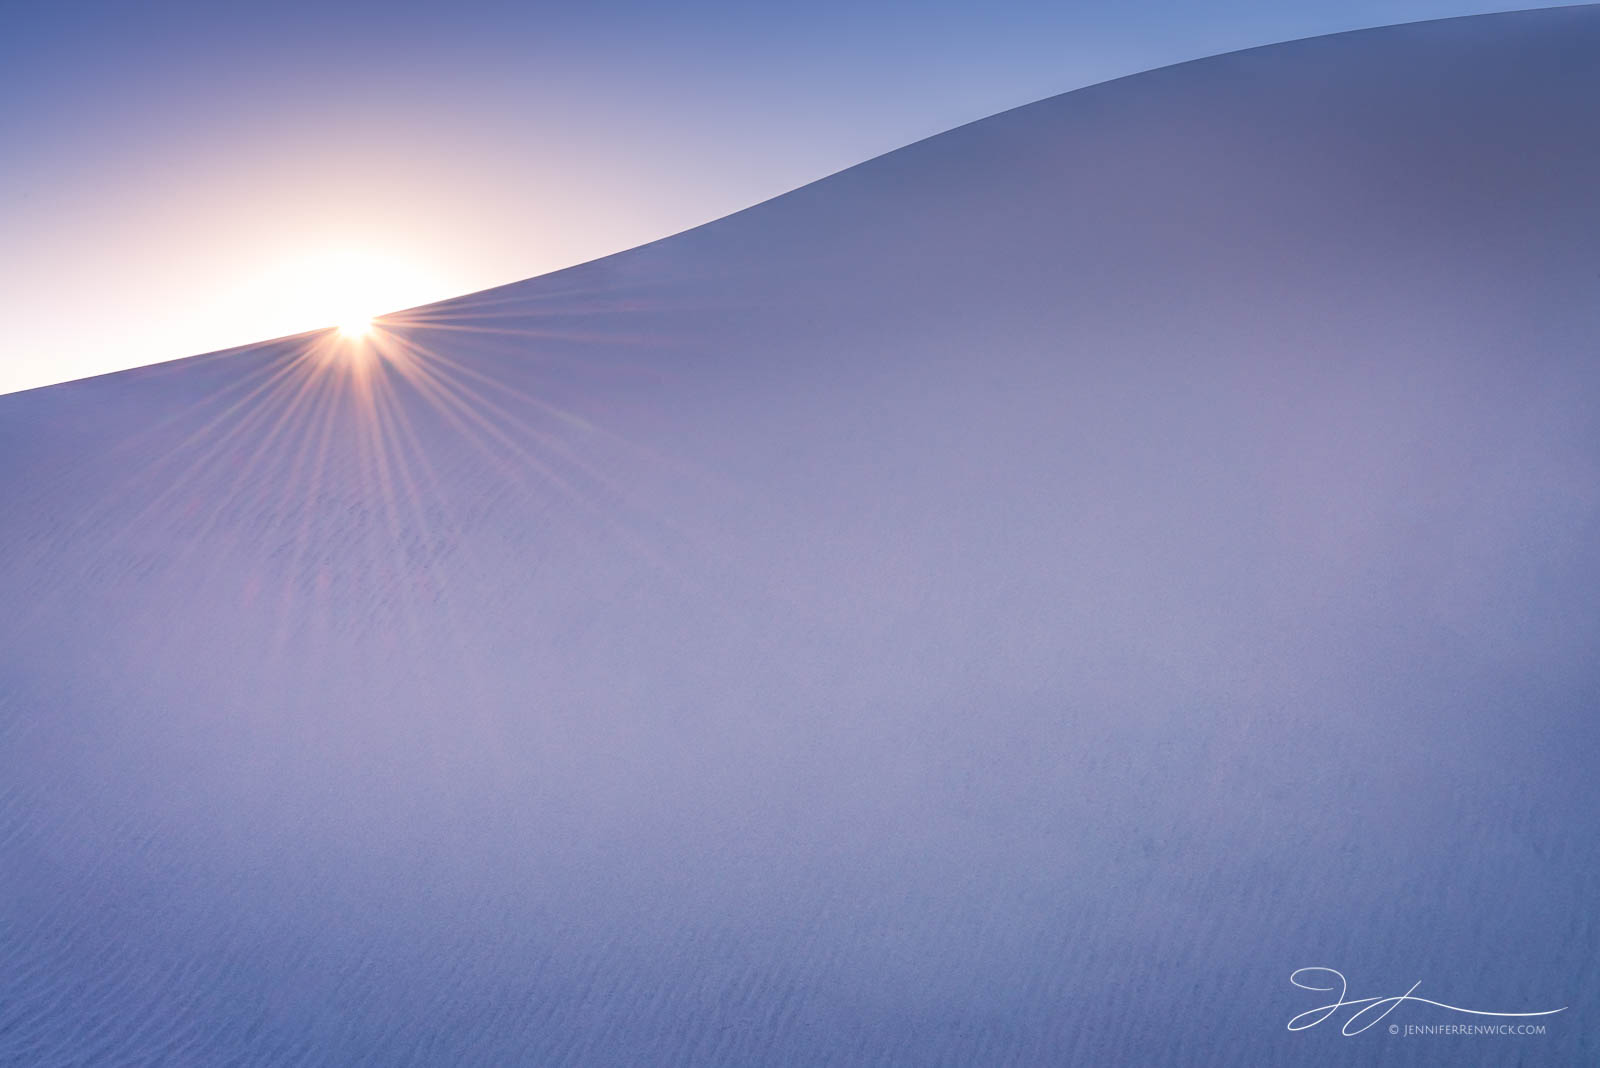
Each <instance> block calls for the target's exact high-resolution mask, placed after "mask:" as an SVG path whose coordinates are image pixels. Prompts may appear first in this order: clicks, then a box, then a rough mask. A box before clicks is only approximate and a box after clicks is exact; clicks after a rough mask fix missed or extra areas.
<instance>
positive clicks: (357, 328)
mask: <svg viewBox="0 0 1600 1068" xmlns="http://www.w3.org/2000/svg"><path fill="white" fill-rule="evenodd" d="M370 333H372V316H370V315H349V316H345V317H344V318H343V319H341V320H339V336H340V337H342V338H344V339H345V340H346V341H359V340H361V339H362V338H364V337H366V336H367V335H368V334H370Z"/></svg>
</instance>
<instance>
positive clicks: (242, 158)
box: [0, 0, 1542, 392]
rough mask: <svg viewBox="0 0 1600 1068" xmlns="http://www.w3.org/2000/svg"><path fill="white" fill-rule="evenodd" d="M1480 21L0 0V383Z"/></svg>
mask: <svg viewBox="0 0 1600 1068" xmlns="http://www.w3.org/2000/svg"><path fill="white" fill-rule="evenodd" d="M1505 6H1506V5H1504V4H1503V3H1470V2H1460V0H1454V2H1453V0H1390V2H1381V3H1380V2H1363V3H1350V2H1341V3H1298V4H1295V3H1289V4H1285V3H1282V2H1281V0H1280V2H1273V0H1247V2H1246V0H1237V2H1230V3H1211V4H1196V3H1173V2H1164V0H1135V2H1128V0H1120V2H1110V0H1105V2H1098V0H1097V2H1084V3H1071V4H1067V3H1059V4H1040V3H1009V4H1007V3H988V4H948V3H923V4H856V3H823V4H810V5H781V6H780V5H747V4H721V3H687V4H674V5H652V4H637V3H596V4H586V5H581V6H580V5H555V4H526V3H524V4H514V3H494V4H485V3H479V4H472V3H466V4H457V5H451V6H447V5H441V4H393V3H390V4H376V3H345V4H300V3H289V4H274V5H250V6H245V5H215V4H198V3H194V4H159V3H151V4H134V3H121V4H74V5H64V4H34V5H16V4H13V5H9V6H8V7H7V9H6V14H5V15H4V19H5V25H4V26H3V32H0V96H3V98H4V99H5V100H6V101H7V106H6V107H4V108H0V143H3V144H4V145H5V146H6V151H5V152H4V154H3V155H0V234H4V235H5V241H4V243H3V244H4V249H5V251H4V254H3V258H0V313H3V314H4V315H5V318H6V321H7V322H8V324H9V328H8V330H7V331H6V337H5V338H4V339H3V340H0V392H3V391H9V390H14V389H21V388H27V387H30V386H36V385H42V384H45V383H48V382H53V381H60V380H65V379H71V378H76V377H81V376H84V375H89V374H95V373H100V372H104V371H108V370H113V369H117V368H121V367H127V366H134V365H138V364H143V363H149V362H153V361H156V360H161V359H168V358H174V357H178V356H183V355H189V354H192V353H195V352H200V351H208V350H211V349H216V348H222V347H227V346H231V345H236V344H243V343H246V342H249V341H253V340H258V339H260V338H262V337H265V336H272V335H275V334H282V333H289V332H295V331H299V330H304V329H312V328H315V327H317V326H320V325H324V324H325V323H326V322H331V321H334V319H335V318H336V317H337V316H338V315H339V314H342V309H341V308H340V307H335V306H334V305H335V304H337V302H338V301H339V300H346V301H347V302H351V303H352V306H353V305H354V304H360V305H361V306H362V308H363V309H364V310H369V311H372V312H381V311H386V310H393V309H394V308H396V307H400V306H407V305H412V304H416V303H421V302H425V301H431V300H436V299H441V298H444V297H448V296H452V295H455V294H458V293H462V292H468V291H471V290H474V289H478V288H483V287H486V286H490V285H496V284H499V283H503V282H507V281H511V280H514V279H517V278H522V277H527V276H531V275H535V274H539V273H543V272H545V271H549V270H553V269H556V268H559V267H562V266H566V265H568V264H571V263H576V262H581V261H583V260H586V259H591V258H593V257H595V256H599V255H604V254H606V253H609V252H613V251H617V250H619V249H622V248H627V247H630V246H633V245H636V244H639V243H641V242H644V241H648V240H651V239H653V238H656V237H660V236H663V235H665V234H668V233H672V232H674V231H677V230H681V229H684V228H686V227H689V226H693V225H696V224H698V223H701V222H704V221H707V220H709V219H712V218H715V217H717V216H720V215H723V214H726V213H728V212H730V211H734V210H737V209H738V208H741V207H744V206H746V205H748V204H751V203H754V202H756V201H759V200H762V199H765V198H767V197H770V196H773V195H776V194H778V193H781V192H783V191H785V190H787V189H790V188H793V187H795V186H797V185H800V184H803V183H805V182H807V181H810V180H812V179H815V178H818V177H821V176H823V175H826V174H829V173H831V172H833V171H835V170H838V169H840V168H842V167H845V166H848V165H850V164H852V163H856V162H859V161H861V160H863V159H866V158H870V157H871V156H874V155H877V154H879V153H881V152H885V151H888V150H890V149H893V148H896V147H899V146H900V145H903V144H905V143H908V142H910V141H914V140H917V139H919V138H922V137H926V136H929V135H931V134H934V133H937V132H939V131H941V130H945V129H948V128H950V127H952V126H955V125H959V124H961V123H963V122H968V121H971V120H973V119H978V118H981V117H983V116H985V115H988V114H992V113H994V112H996V111H1000V110H1003V109H1005V108H1009V107H1013V106H1016V105H1019V104H1024V103H1027V102H1029V101H1032V100H1036V99H1039V98H1041V97H1045V96H1049V95H1053V94H1055V93H1059V92H1064V91H1066V90H1069V89H1073V88H1077V87H1080V86H1083V85H1088V84H1092V83H1094V82H1098V81H1104V80H1106V79H1108V78H1113V77H1117V76H1120V75H1123V74H1129V73H1133V72H1136V71H1139V70H1145V69H1149V68H1151V67H1157V66H1163V65H1166V64H1169V63H1173V62H1178V61H1182V60H1185V59H1191V58H1197V57H1200V56H1205V55H1210V54H1214V53H1217V52H1222V51H1228V50H1232V49H1236V48H1244V47H1249V46H1253V45H1258V44H1267V43H1271V42H1274V41H1280V40H1285V39H1290V38H1295V37H1305V36H1311V35H1316V34H1322V33H1329V32H1335V31H1339V30H1345V29H1354V28H1358V27H1363V26H1373V25H1382V24H1386V23H1394V22H1405V21H1413V20H1418V19H1427V18H1438V17H1447V16H1451V15H1462V14H1475V13H1480V12H1484V11H1490V10H1500V9H1503V8H1504V7H1505ZM1514 6H1529V7H1532V6H1542V5H1514ZM354 278H358V279H359V281H358V282H355V283H351V279H354ZM347 283H350V284H351V287H352V292H350V293H349V294H348V295H347V296H346V295H344V294H343V293H341V292H338V291H339V290H340V288H341V287H342V286H344V285H346V284H347Z"/></svg>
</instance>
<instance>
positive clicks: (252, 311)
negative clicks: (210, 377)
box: [231, 247, 452, 342]
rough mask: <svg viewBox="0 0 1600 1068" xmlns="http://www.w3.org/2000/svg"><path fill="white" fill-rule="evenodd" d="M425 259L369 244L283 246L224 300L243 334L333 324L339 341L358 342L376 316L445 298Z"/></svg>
mask: <svg viewBox="0 0 1600 1068" xmlns="http://www.w3.org/2000/svg"><path fill="white" fill-rule="evenodd" d="M425 262H426V261H422V260H420V259H419V258H418V257H415V256H407V255H404V254H398V253H395V252H393V251H390V250H386V249H378V248H376V247H374V248H367V249H357V248H350V247H338V248H311V249H303V250H292V249H287V250H285V254H284V255H283V257H282V258H281V259H279V260H277V261H276V262H275V263H273V264H272V265H271V266H270V267H268V268H267V269H266V270H265V271H263V272H262V273H261V274H259V275H257V276H256V277H255V278H254V279H252V280H251V281H250V282H249V283H248V284H246V285H244V286H242V287H241V288H240V289H239V291H237V292H236V293H235V294H234V295H233V300H232V302H231V304H232V306H233V309H234V310H235V313H236V314H237V318H238V320H239V322H240V323H241V326H240V330H241V333H244V334H245V336H246V337H249V336H250V335H251V334H254V335H255V336H256V337H258V338H261V339H266V338H270V337H283V336H285V335H289V334H298V333H303V332H306V331H312V330H328V329H330V328H332V329H333V330H334V331H336V333H335V336H336V337H337V338H339V339H340V340H342V341H346V342H357V341H362V340H364V339H370V338H371V337H372V336H373V333H374V327H375V326H376V325H377V323H381V322H382V321H383V320H382V318H381V317H382V316H383V315H385V314H387V313H390V312H394V311H397V310H400V309H403V308H414V307H416V306H417V305H420V304H427V303H431V302H433V301H436V300H441V299H443V298H445V297H448V296H451V295H452V294H451V292H450V287H449V285H448V283H445V282H442V281H441V279H440V278H439V277H438V276H437V275H436V273H435V272H434V271H432V270H430V269H429V268H428V267H427V266H425ZM246 323H249V324H258V325H252V326H249V327H246V326H245V325H243V324H246Z"/></svg>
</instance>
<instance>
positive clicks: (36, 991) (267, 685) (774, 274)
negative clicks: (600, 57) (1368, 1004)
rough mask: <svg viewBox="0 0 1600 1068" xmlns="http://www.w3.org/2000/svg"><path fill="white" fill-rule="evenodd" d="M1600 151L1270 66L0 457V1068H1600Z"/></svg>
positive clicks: (297, 358) (286, 348)
mask: <svg viewBox="0 0 1600 1068" xmlns="http://www.w3.org/2000/svg"><path fill="white" fill-rule="evenodd" d="M1596 100H1600V9H1596V8H1592V7H1591V8H1582V9H1555V10H1547V11H1539V12H1530V13H1519V14H1513V15H1504V16H1488V17H1481V18H1472V19H1462V20H1452V21H1446V22H1436V23H1428V24H1421V25H1413V26H1404V27H1396V28H1391V29H1385V30H1378V31H1371V32H1363V33H1355V34H1345V35H1340V36H1335V37H1328V38H1319V39H1315V40H1310V41H1303V42H1297V43H1293V44H1287V45H1281V46H1275V47H1270V48H1264V49H1258V50H1253V51H1248V52H1242V53H1236V54H1231V55H1227V56H1221V57H1216V58H1212V59H1208V60H1204V61H1200V62H1196V63H1190V64H1184V65H1181V66H1177V67H1172V68H1168V69H1164V70H1159V71H1154V72H1150V73H1147V74H1142V75H1138V76H1136V77H1132V78H1127V79H1122V80H1120V81H1117V82H1113V83H1108V84H1105V85H1101V86H1096V87H1093V88H1090V89H1085V90H1081V91H1078V92H1073V93H1069V94H1066V95H1064V96H1060V97H1055V98H1052V99H1049V100H1045V101H1042V102H1039V103H1037V104H1033V105H1030V106H1028V107H1024V108H1020V109H1018V110H1015V111H1011V112H1007V113H1004V114H1001V115H997V116H994V117H992V118H990V119H987V120H984V121H982V122H978V123H974V124H972V125H969V126H965V127H962V128H960V129H957V130H953V131H950V132H949V133H946V134H943V135H941V136H938V137H934V138H932V139H929V140H927V141H923V142H920V143H918V144H914V145H911V146H909V147H907V148H905V149H902V150H900V151H897V152H893V153H890V154H888V155H886V156H883V157H880V158H878V159H875V160H872V161H870V162H868V163H865V164H862V165H861V166H858V167H855V168H852V169H850V170H847V171H844V172H842V173H840V174H837V175H834V176H833V177H830V178H828V179H825V180H823V181H820V182H817V183H815V184H812V185H809V186H806V187H804V188H802V189H799V190H796V191H794V192H792V193H790V194H788V195H786V196H783V197H779V198H777V199H775V200H772V201H769V202H767V203H764V204H761V205H758V206H756V207H754V208H751V209H749V210H747V211H744V212H740V213H738V214H736V215H733V216H730V217H728V218H726V219H722V220H720V221H718V222H715V223H712V224H710V225H707V226H704V227H701V228H698V229H696V230H692V231H689V232H687V233H683V234H680V235H677V236H675V237H672V238H669V239H666V240H664V241H661V242H658V243H656V244H652V245H648V246H645V247H642V248H639V249H635V250H633V251H630V252H627V253H623V254H621V255H617V256H613V257H610V258H607V259H604V260H600V261H596V262H594V263H589V264H585V265H583V266H579V267H575V268H572V269H570V270H566V271H561V272H558V273H556V274H552V275H548V276H544V277H540V278H535V279H532V280H529V281H525V282H519V283H517V284H514V285H510V286H506V287H504V288H501V289H497V290H492V291H489V292H485V293H481V294H477V295H474V296H470V297H465V298H461V299H459V300H453V301H448V302H445V303H443V304H439V305H436V306H433V307H429V308H424V309H418V310H416V311H413V312H409V313H405V314H402V315H398V316H394V317H391V318H390V319H389V320H388V321H387V322H386V323H385V324H384V326H383V327H382V329H381V331H380V333H379V334H378V335H377V337H376V338H375V340H374V341H373V342H372V343H371V344H370V345H351V344H350V343H347V342H343V341H340V340H339V339H337V338H335V337H334V336H332V335H331V334H329V335H312V336H306V337H300V338H290V339H285V340H280V341H276V342H272V343H268V344H264V345H260V346H256V347H252V348H248V349H243V350H235V351H230V352H226V353H218V354H213V355H209V356H202V357H196V358H193V359H189V360H183V361H177V362H173V363H169V364H162V365H158V366H153V367H149V368H144V369H141V370H137V371H130V372H125V373H121V374H115V375H109V376H106V377H103V378H97V379H91V380H85V381H81V382H75V383H70V384H67V385H63V386H59V387H52V388H48V389H41V390H34V391H30V392H26V393H20V394H15V395H11V396H4V397H0V501H3V502H4V504H3V506H0V545H3V546H4V548H5V553H4V555H3V557H0V605H4V611H3V612H0V1063H6V1064H30V1065H31V1064H40V1065H65V1064H89V1063H96V1064H98V1063H107V1064H111V1063H115V1064H136V1063H140V1064H142V1063H150V1064H154V1063H193V1064H207V1065H222V1064H241V1065H246V1064H248V1065H255V1064H263V1065H265V1064H330V1065H331V1064H338V1065H346V1064H381V1065H389V1066H397V1065H404V1064H495V1065H503V1064H512V1063H523V1064H540V1065H554V1064H646V1063H649V1064H742V1065H748V1064H805V1065H811V1064H830V1063H837V1064H847V1063H848V1064H855V1063H860V1064H888V1063H894V1064H918V1065H922V1064H1028V1065H1035V1064H1095V1065H1112V1064H1129V1065H1132V1064H1178V1063H1182V1064H1197V1065H1244V1064H1291V1063H1307V1064H1340V1065H1343V1064H1350V1063H1376V1062H1377V1061H1378V1060H1380V1059H1381V1060H1382V1062H1383V1063H1385V1064H1451V1065H1463V1064H1495V1065H1499V1064H1507V1063H1518V1058H1521V1063H1530V1064H1532V1063H1537V1064H1568V1063H1589V1062H1593V1061H1594V1060H1596V1059H1597V1058H1600V1045H1597V1044H1596V1043H1597V1040H1596V1037H1595V1036H1596V1034H1597V1032H1596V1029H1595V1027H1594V1010H1595V1009H1596V1007H1597V1000H1600V973H1597V971H1596V969H1595V967H1594V961H1595V959H1596V958H1597V956H1600V933H1597V928H1596V924H1595V922H1594V917H1595V912H1594V903H1595V902H1596V901H1597V900H1600V855H1597V844H1596V843H1597V837H1596V835H1595V834H1594V829H1595V828H1594V820H1595V813H1596V812H1597V811H1600V786H1597V785H1596V783H1597V781H1600V780H1597V779H1596V778H1595V776H1594V773H1593V772H1594V767H1595V765H1596V760H1597V757H1600V746H1597V740H1600V731H1597V728H1596V724H1595V707H1596V697H1597V694H1600V659H1597V658H1596V657H1595V650H1596V648H1600V612H1597V611H1596V607H1597V606H1596V589H1597V588H1600V586H1597V580H1600V536H1597V535H1600V526H1597V521H1600V510H1597V504H1600V421H1597V414H1596V413H1597V412H1600V403H1597V402H1600V360H1597V354H1596V342H1595V338H1596V326H1597V320H1596V311H1595V309H1596V307H1597V299H1600V258H1597V256H1600V253H1597V249H1600V212H1596V210H1595V203H1596V200H1595V190H1596V189H1600V126H1597V124H1596V123H1595V122H1594V111H1595V101H1596ZM1310 966H1328V967H1334V968H1338V969H1340V970H1341V971H1343V972H1344V973H1345V974H1346V975H1347V976H1349V978H1350V981H1351V984H1352V990H1351V996H1352V997H1367V996H1392V995H1398V994H1401V993H1403V992H1405V991H1406V990H1407V988H1409V987H1411V985H1412V984H1413V983H1414V982H1416V981H1417V980H1421V981H1422V985H1421V987H1420V988H1418V990H1417V995H1418V996H1428V997H1431V998H1435V999H1437V1000H1440V1001H1444V1002H1447V1003H1450V1004H1453V1005H1461V1006H1468V1007H1475V1008H1481V1009H1485V1010H1499V1011H1531V1010H1543V1009H1551V1008H1557V1007H1561V1006H1570V1008H1568V1011H1567V1012H1565V1013H1563V1014H1560V1015H1557V1016H1554V1017H1550V1018H1548V1020H1547V1021H1546V1022H1547V1026H1548V1032H1547V1033H1546V1034H1544V1035H1542V1036H1524V1037H1505V1036H1495V1037H1485V1036H1435V1037H1410V1038H1406V1037H1403V1036H1402V1037H1399V1038H1391V1037H1390V1036H1389V1035H1388V1034H1385V1033H1383V1032H1385V1031H1387V1027H1386V1026H1385V1027H1379V1028H1375V1029H1373V1030H1372V1031H1370V1032H1366V1033H1363V1034H1361V1035H1358V1036H1356V1037H1353V1038H1346V1037H1343V1036H1341V1035H1340V1033H1339V1031H1338V1027H1339V1024H1340V1021H1339V1020H1335V1021H1332V1022H1330V1023H1327V1024H1324V1025H1321V1026H1319V1027H1316V1028H1312V1029H1309V1030H1305V1031H1300V1032H1293V1033H1291V1032H1290V1031H1288V1030H1287V1029H1286V1026H1285V1025H1286V1023H1287V1021H1288V1020H1289V1019H1290V1018H1291V1017H1293V1016H1295V1015H1296V1014H1297V1013H1300V1012H1302V1011H1304V1010H1306V1009H1310V1008H1312V1007H1314V1006H1315V1005H1316V1004H1317V1002H1316V1000H1315V995H1313V994H1311V993H1308V992H1307V991H1304V990H1299V989H1296V988H1295V987H1293V986H1291V985H1290V983H1289V975H1290V973H1291V972H1293V971H1294V970H1295V969H1297V968H1302V967H1310ZM1391 1019H1392V1020H1393V1021H1394V1022H1396V1023H1402V1022H1403V1023H1413V1024H1440V1023H1456V1022H1462V1019H1464V1018H1461V1019H1457V1018H1456V1017H1453V1016H1452V1015H1451V1014H1449V1013H1446V1012H1441V1011H1439V1010H1436V1009H1432V1008H1429V1007H1428V1006H1419V1005H1403V1006H1401V1008H1400V1010H1399V1011H1397V1013H1396V1014H1395V1015H1394V1016H1393V1017H1391Z"/></svg>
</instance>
